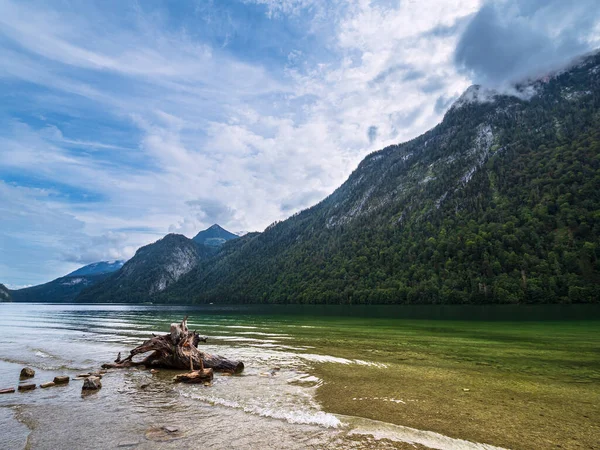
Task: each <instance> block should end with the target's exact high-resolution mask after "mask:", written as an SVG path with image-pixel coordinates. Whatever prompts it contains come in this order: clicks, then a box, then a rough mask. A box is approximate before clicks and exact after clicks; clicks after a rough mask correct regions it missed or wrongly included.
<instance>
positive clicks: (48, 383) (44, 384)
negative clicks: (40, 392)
mask: <svg viewBox="0 0 600 450" xmlns="http://www.w3.org/2000/svg"><path fill="white" fill-rule="evenodd" d="M52 386H56V383H55V382H54V381H48V382H47V383H42V384H40V387H41V388H49V387H52Z"/></svg>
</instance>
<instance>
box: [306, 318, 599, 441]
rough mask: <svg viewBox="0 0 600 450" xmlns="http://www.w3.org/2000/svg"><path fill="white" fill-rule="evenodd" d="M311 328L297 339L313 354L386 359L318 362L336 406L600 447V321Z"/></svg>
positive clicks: (414, 423) (468, 432)
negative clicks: (363, 362) (310, 348)
mask: <svg viewBox="0 0 600 450" xmlns="http://www.w3.org/2000/svg"><path fill="white" fill-rule="evenodd" d="M312 327H314V328H312ZM312 327H311V328H309V329H304V331H302V330H303V329H299V331H297V333H298V335H297V337H298V338H299V341H300V342H302V341H303V340H304V339H306V340H307V341H308V340H310V341H312V342H313V344H312V345H317V349H313V351H314V350H318V352H319V353H324V354H328V355H335V356H337V357H344V358H348V359H360V360H364V361H369V362H374V363H378V364H377V365H365V364H358V365H351V366H346V365H343V364H335V363H327V362H325V363H318V364H316V365H315V372H316V375H318V376H319V377H321V378H322V379H323V380H324V383H323V385H322V386H321V387H320V388H319V390H318V392H317V400H319V401H320V402H321V404H322V406H323V408H324V409H325V410H326V411H328V412H333V413H339V414H345V415H351V416H359V417H366V418H370V419H375V420H380V421H384V422H389V423H395V424H400V425H404V426H409V427H414V428H417V429H422V430H431V431H436V432H439V433H441V434H444V435H447V436H452V437H456V438H461V439H468V440H472V441H477V442H485V443H489V444H494V445H498V446H503V447H508V448H514V449H538V448H539V449H542V448H544V449H545V448H599V447H598V446H599V445H600V444H599V443H600V425H599V424H600V358H599V356H600V322H597V321H586V322H518V323H506V322H458V321H456V322H448V321H403V320H382V319H379V320H372V319H369V320H357V319H343V320H339V319H336V320H331V321H328V320H317V321H316V322H314V323H312ZM317 336H318V337H319V340H318V344H316V343H315V339H316V338H317ZM306 343H307V344H308V342H306ZM381 364H385V368H384V367H382V366H381Z"/></svg>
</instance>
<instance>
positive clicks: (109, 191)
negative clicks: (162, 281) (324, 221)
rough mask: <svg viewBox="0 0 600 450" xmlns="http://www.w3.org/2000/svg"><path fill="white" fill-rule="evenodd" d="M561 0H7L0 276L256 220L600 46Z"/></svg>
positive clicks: (2, 17)
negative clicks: (461, 99)
mask: <svg viewBox="0 0 600 450" xmlns="http://www.w3.org/2000/svg"><path fill="white" fill-rule="evenodd" d="M598 9H599V8H597V5H595V2H594V1H591V0H581V1H580V2H577V3H576V5H575V6H573V5H571V2H563V1H558V0H550V1H541V0H531V1H524V0H523V1H519V0H498V1H495V2H484V1H481V0H445V1H442V0H419V1H413V0H403V1H393V0H373V1H367V0H356V1H337V0H332V1H324V0H281V1H275V0H241V1H223V0H219V1H216V0H215V1H208V0H206V1H200V0H198V1H177V2H172V1H155V0H152V1H150V0H144V1H137V2H135V1H130V2H123V1H101V2H100V1H98V2H92V1H77V2H74V1H67V0H56V1H27V0H19V1H10V0H0V58H1V60H2V65H0V99H1V101H0V218H1V220H2V223H1V228H0V246H1V248H0V255H1V256H0V282H4V283H6V284H8V285H9V286H12V287H19V286H25V285H31V284H37V283H40V282H45V281H48V280H50V279H53V278H56V277H58V276H61V275H63V274H65V273H67V272H69V271H71V270H73V269H75V268H77V267H79V266H81V265H83V264H87V263H90V262H94V261H99V260H113V259H126V258H129V257H131V256H132V255H133V253H134V252H135V250H136V249H137V248H138V247H139V246H141V245H144V244H147V243H149V242H152V241H155V240H156V239H158V238H160V237H162V236H163V235H165V234H166V233H168V232H177V233H182V234H185V235H187V236H190V237H191V236H193V235H194V234H195V233H197V232H198V231H199V230H201V229H204V228H206V227H208V226H210V225H212V224H213V223H215V222H218V223H219V224H221V225H222V226H224V227H226V228H228V229H230V230H232V231H241V230H262V229H264V228H265V227H266V226H267V225H268V224H270V223H271V222H273V221H275V220H281V219H284V218H286V217H288V216H289V215H291V214H293V213H294V212H296V211H299V210H301V209H303V208H306V207H309V206H311V205H313V204H314V203H316V202H318V201H319V200H321V199H322V198H324V197H325V196H326V195H328V194H329V193H331V192H332V191H333V190H334V189H335V188H336V187H338V186H339V185H340V184H341V183H342V182H343V181H344V180H345V178H346V177H347V176H348V175H349V173H350V172H351V171H352V170H353V169H354V168H355V167H356V165H357V164H358V162H359V161H360V160H361V159H362V158H363V157H364V156H365V155H367V154H368V153H370V152H372V151H374V150H377V149H380V148H382V147H384V146H386V145H389V144H394V143H398V142H402V141H405V140H407V139H410V138H412V137H415V136H417V135H418V134H420V133H422V132H424V131H426V130H427V129H429V128H431V127H432V126H434V125H435V124H436V123H438V122H439V121H440V120H441V118H442V116H443V114H444V112H445V110H446V109H447V108H448V107H449V105H450V104H451V102H452V101H453V100H454V99H456V98H457V96H458V95H460V93H462V91H463V90H464V89H466V88H467V87H468V86H469V85H470V84H472V83H473V82H481V83H486V84H491V85H494V86H502V85H505V84H507V83H510V82H511V81H514V80H516V79H518V78H523V77H526V76H530V75H535V73H536V72H540V71H541V70H550V69H552V68H555V67H557V66H560V65H561V64H565V63H566V62H567V61H568V60H569V59H570V58H572V57H573V56H575V55H577V54H580V53H583V52H585V51H589V50H591V49H593V48H595V47H597V46H598V43H599V34H600V28H599V27H598V12H597V10H598Z"/></svg>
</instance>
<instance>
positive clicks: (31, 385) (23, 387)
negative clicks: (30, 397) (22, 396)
mask: <svg viewBox="0 0 600 450" xmlns="http://www.w3.org/2000/svg"><path fill="white" fill-rule="evenodd" d="M34 389H35V383H28V384H20V385H19V390H20V391H33V390H34Z"/></svg>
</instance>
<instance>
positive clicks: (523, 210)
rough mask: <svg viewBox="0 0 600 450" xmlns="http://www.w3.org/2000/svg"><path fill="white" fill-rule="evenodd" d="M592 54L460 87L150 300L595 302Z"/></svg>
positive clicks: (599, 179) (596, 132)
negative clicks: (312, 194)
mask: <svg viewBox="0 0 600 450" xmlns="http://www.w3.org/2000/svg"><path fill="white" fill-rule="evenodd" d="M599 192H600V54H598V53H596V54H594V55H591V56H588V57H586V58H584V59H582V60H580V61H579V62H578V63H577V64H576V65H574V66H573V67H571V68H570V69H568V70H565V71H563V72H561V73H557V74H553V75H548V76H546V77H544V78H542V79H538V80H535V81H532V82H529V83H524V84H521V85H518V86H515V87H514V89H512V90H511V91H510V92H508V93H500V92H494V91H490V90H486V89H483V88H481V87H477V86H475V87H472V88H470V89H469V90H468V91H467V92H466V93H465V94H464V95H463V96H462V97H461V98H460V99H459V100H458V101H457V102H456V103H455V105H453V107H451V108H450V110H449V111H448V112H447V113H446V115H445V116H444V119H443V121H442V122H441V123H440V124H439V125H438V126H436V127H435V128H433V129H432V130H430V131H428V132H426V133H425V134H423V135H421V136H419V137H417V138H415V139H413V140H411V141H409V142H406V143H403V144H400V145H394V146H390V147H387V148H385V149H383V150H381V151H378V152H375V153H373V154H371V155H369V156H367V157H366V158H365V159H364V160H363V161H362V162H361V163H360V165H359V167H358V168H357V169H356V170H355V171H354V172H353V173H352V174H351V176H350V177H349V179H348V180H347V181H346V182H345V183H344V184H343V185H342V186H341V187H340V188H339V189H337V190H336V191H335V192H334V193H333V194H332V195H330V196H329V197H328V198H327V199H325V200H324V201H322V202H321V203H319V204H318V205H316V206H314V207H312V208H310V209H307V210H305V211H302V212H300V213H298V214H296V215H294V216H292V217H291V218H289V219H287V220H285V221H282V222H279V223H275V224H273V225H272V226H270V227H268V228H267V229H266V230H265V231H264V232H263V233H261V234H258V235H257V234H252V235H247V236H244V237H241V238H239V239H237V240H235V241H231V242H227V243H225V244H224V245H223V246H222V248H221V250H220V251H219V252H218V253H217V254H216V255H215V256H213V257H212V258H209V259H208V260H206V261H205V262H203V263H201V264H199V265H198V266H197V267H196V268H194V269H193V270H191V271H190V272H189V273H188V274H187V275H185V276H184V277H182V278H181V280H179V281H178V282H177V283H174V284H173V285H172V286H170V287H169V288H168V289H166V290H165V291H164V292H163V293H161V294H160V295H159V296H158V298H157V300H158V301H162V302H177V303H183V302H193V303H203V302H272V303H551V302H598V301H600V288H599V286H600V239H599V238H600V197H599V195H598V193H599Z"/></svg>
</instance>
